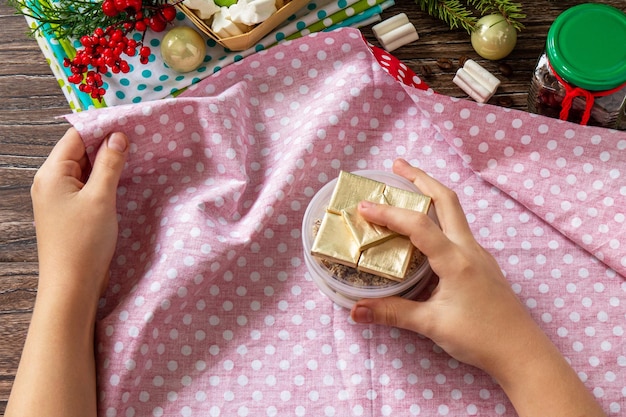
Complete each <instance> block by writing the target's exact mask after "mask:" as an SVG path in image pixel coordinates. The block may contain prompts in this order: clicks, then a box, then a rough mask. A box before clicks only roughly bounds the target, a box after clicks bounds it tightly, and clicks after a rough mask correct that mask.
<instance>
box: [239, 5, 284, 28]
mask: <svg viewBox="0 0 626 417" xmlns="http://www.w3.org/2000/svg"><path fill="white" fill-rule="evenodd" d="M228 9H229V11H230V19H231V20H232V21H233V22H235V23H242V24H244V25H248V26H252V25H257V24H259V23H261V22H264V21H265V20H267V19H268V18H269V17H270V16H271V15H273V14H274V13H276V11H277V10H278V9H277V8H276V2H275V0H238V1H237V3H235V4H233V5H232V6H230V7H229V8H228Z"/></svg>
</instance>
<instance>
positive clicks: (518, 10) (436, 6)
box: [415, 0, 526, 34]
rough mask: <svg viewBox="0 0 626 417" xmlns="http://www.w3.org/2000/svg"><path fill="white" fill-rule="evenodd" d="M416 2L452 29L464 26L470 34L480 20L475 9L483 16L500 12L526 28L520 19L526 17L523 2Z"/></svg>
mask: <svg viewBox="0 0 626 417" xmlns="http://www.w3.org/2000/svg"><path fill="white" fill-rule="evenodd" d="M415 3H416V4H417V5H418V6H419V7H420V9H421V10H422V11H424V12H427V13H428V14H429V15H431V16H433V17H435V18H437V19H439V20H443V21H444V22H446V23H447V24H448V26H450V29H455V28H463V29H465V30H466V31H467V33H470V34H471V33H472V31H473V30H474V28H475V27H476V22H477V21H478V18H477V17H476V16H474V12H475V11H477V12H478V13H479V14H480V15H481V16H482V15H486V14H491V13H500V14H501V15H502V16H504V18H505V19H506V21H507V22H508V23H509V24H511V25H512V26H513V27H514V28H515V29H517V30H522V29H523V28H524V25H523V24H522V23H521V21H520V20H522V19H523V18H525V17H526V15H525V14H524V13H522V5H521V3H517V2H514V1H512V0H466V2H465V3H462V2H461V1H460V0H415Z"/></svg>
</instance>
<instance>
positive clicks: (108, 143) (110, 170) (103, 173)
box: [87, 132, 128, 194]
mask: <svg viewBox="0 0 626 417" xmlns="http://www.w3.org/2000/svg"><path fill="white" fill-rule="evenodd" d="M127 154H128V138H127V137H126V135H125V134H123V133H120V132H115V133H112V134H111V135H110V136H109V137H108V138H107V139H106V140H105V141H104V142H103V143H102V145H101V146H100V149H99V150H98V153H97V154H96V159H95V160H94V162H93V166H92V168H91V175H90V176H89V181H88V182H87V186H90V187H95V188H96V189H97V190H99V191H102V192H104V193H106V194H115V190H116V189H117V185H118V183H119V181H120V176H121V175H122V170H123V169H124V164H125V163H126V156H127Z"/></svg>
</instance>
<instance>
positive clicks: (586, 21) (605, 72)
mask: <svg viewBox="0 0 626 417" xmlns="http://www.w3.org/2000/svg"><path fill="white" fill-rule="evenodd" d="M528 110H529V111H530V112H533V113H537V114H542V115H545V116H549V117H555V118H560V119H561V120H569V121H573V122H577V123H580V124H589V125H594V126H603V127H608V128H613V129H620V130H626V14H625V13H624V12H622V11H621V10H618V9H616V8H614V7H611V6H607V5H603V4H592V3H587V4H581V5H578V6H574V7H572V8H570V9H568V10H566V11H564V12H563V13H561V14H560V15H559V16H558V17H557V18H556V19H555V21H554V22H553V23H552V25H551V26H550V30H549V31H548V36H547V40H546V47H545V51H544V52H543V54H542V55H541V56H540V57H539V60H538V61H537V65H536V67H535V70H534V72H533V77H532V81H531V85H530V91H529V94H528Z"/></svg>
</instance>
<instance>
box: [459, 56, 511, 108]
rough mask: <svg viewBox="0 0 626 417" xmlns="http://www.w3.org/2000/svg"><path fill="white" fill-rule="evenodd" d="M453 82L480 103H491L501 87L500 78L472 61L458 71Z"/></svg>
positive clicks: (468, 61)
mask: <svg viewBox="0 0 626 417" xmlns="http://www.w3.org/2000/svg"><path fill="white" fill-rule="evenodd" d="M452 82H453V83H455V84H456V85H457V86H459V87H460V88H461V89H462V90H463V91H465V93H467V95H468V96H470V97H471V98H473V99H474V100H476V101H477V102H479V103H486V102H487V101H489V99H490V98H491V97H492V96H493V95H494V94H495V92H496V90H497V89H498V87H499V86H500V80H499V79H498V78H496V77H495V76H494V75H493V74H491V73H490V72H489V71H487V70H486V69H485V68H483V67H482V66H480V65H479V64H478V63H477V62H476V61H473V60H471V59H468V60H467V61H466V62H465V64H464V65H463V68H459V69H458V70H457V72H456V75H455V76H454V78H453V79H452Z"/></svg>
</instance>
